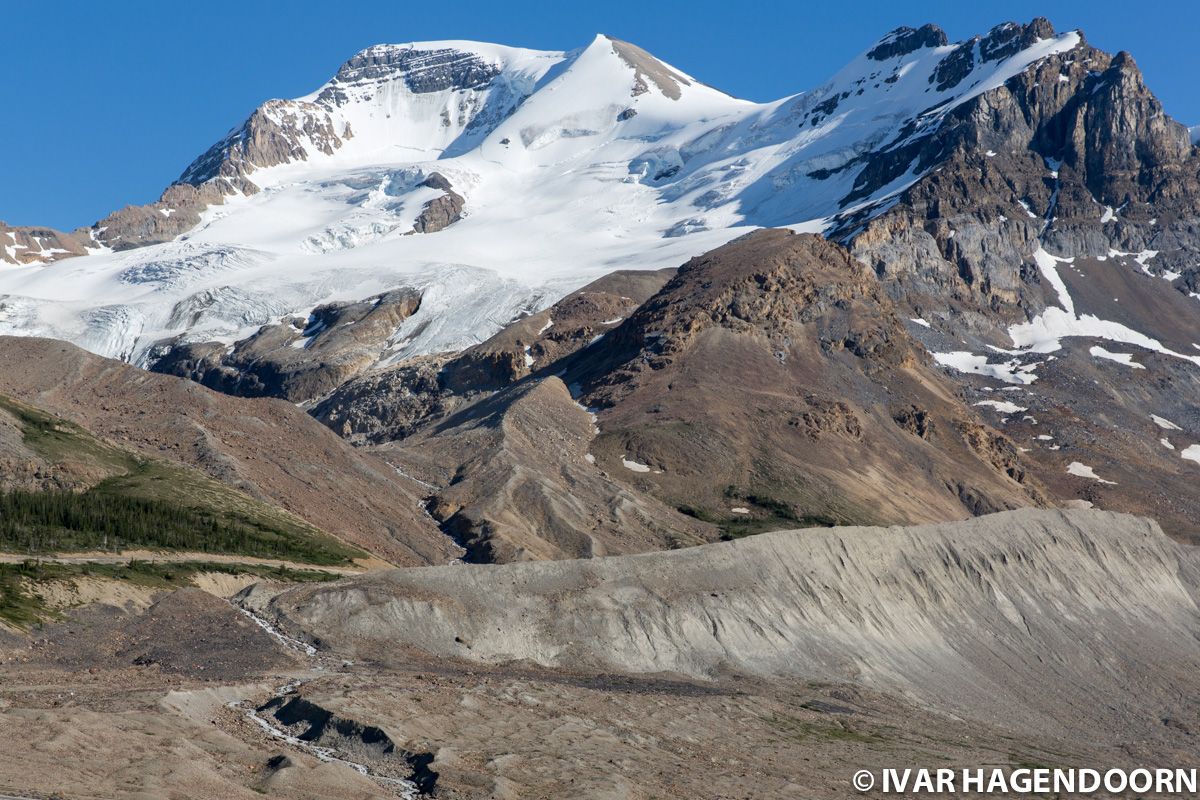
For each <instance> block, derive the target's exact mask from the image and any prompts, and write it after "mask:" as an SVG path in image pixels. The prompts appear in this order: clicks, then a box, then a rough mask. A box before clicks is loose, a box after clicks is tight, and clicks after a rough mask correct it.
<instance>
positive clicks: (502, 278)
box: [0, 32, 1079, 382]
mask: <svg viewBox="0 0 1200 800" xmlns="http://www.w3.org/2000/svg"><path fill="white" fill-rule="evenodd" d="M1078 42H1079V36H1078V34H1077V33H1074V32H1072V33H1066V34H1063V35H1061V36H1058V37H1055V38H1053V39H1046V40H1042V41H1039V42H1037V43H1036V44H1034V45H1033V46H1031V47H1029V48H1028V49H1026V50H1024V51H1021V52H1018V53H1016V54H1014V55H1012V56H1010V57H1008V58H1004V59H1000V60H998V61H991V62H982V61H981V62H978V63H976V65H975V67H974V70H975V71H974V73H972V74H971V75H970V76H968V78H967V79H965V80H963V81H961V82H960V83H958V84H957V85H956V86H955V87H952V88H948V89H945V90H939V89H937V87H936V86H932V85H931V83H930V80H929V78H930V76H931V75H932V74H933V71H934V70H935V68H936V67H937V65H938V63H939V61H940V60H941V59H942V58H943V57H944V56H945V55H946V54H947V53H948V52H950V51H951V50H952V49H953V47H954V45H947V46H944V47H924V48H920V49H917V50H915V51H913V52H910V53H907V54H903V55H897V56H893V57H891V58H887V59H884V60H875V59H872V58H870V57H868V55H867V54H866V53H864V54H863V55H861V56H859V57H858V58H857V59H855V60H854V61H853V62H851V63H850V64H849V65H848V66H847V67H846V68H845V69H843V70H842V71H841V72H839V73H838V74H837V75H835V76H834V77H833V78H832V79H831V80H830V81H829V82H828V83H827V84H825V85H823V86H821V87H818V88H817V89H815V90H813V91H810V92H805V93H801V94H798V95H794V96H792V97H787V98H784V99H781V100H778V101H775V102H770V103H752V102H748V101H745V100H740V99H737V98H734V97H730V96H728V95H726V94H723V93H722V92H720V91H718V90H716V89H713V88H711V87H709V86H706V85H704V84H702V83H700V82H698V81H696V80H695V79H693V78H691V77H690V76H688V75H686V74H685V73H683V72H681V71H680V70H678V69H676V68H674V67H672V66H670V65H666V64H663V63H662V62H659V61H657V60H656V59H654V58H653V57H652V56H650V55H649V54H647V53H645V52H644V51H641V50H640V49H639V48H636V47H633V46H632V45H628V44H625V43H623V42H618V41H616V40H612V39H609V38H607V37H605V36H597V37H596V38H595V39H594V40H593V41H592V42H591V43H590V44H588V45H587V46H585V47H582V48H580V49H578V50H574V51H570V52H552V51H534V50H523V49H518V48H510V47H503V46H499V45H491V44H482V43H477V42H460V41H445V42H423V43H413V44H406V45H380V46H377V47H374V48H370V49H368V50H366V51H363V52H362V53H360V54H359V55H358V56H356V57H355V58H354V59H352V60H351V61H350V62H347V65H346V66H344V67H343V68H342V69H341V70H339V73H338V76H337V77H335V78H334V79H333V80H331V81H330V82H329V83H327V84H326V85H324V86H322V87H320V88H319V89H318V90H317V91H315V92H313V93H312V94H310V95H308V96H306V97H303V98H299V99H298V100H296V101H270V102H269V103H267V104H264V106H263V107H262V108H260V110H259V112H257V113H258V114H259V115H260V119H265V120H268V121H269V122H270V123H271V124H273V125H278V126H280V127H281V128H283V129H285V130H287V131H290V134H289V135H291V136H292V139H291V140H290V141H289V144H288V146H289V147H291V148H292V149H293V151H294V152H292V154H291V156H289V160H285V162H284V163H278V164H277V165H275V166H269V167H260V166H257V165H255V164H246V163H245V162H244V161H243V162H236V158H235V156H234V155H230V154H231V153H232V152H233V151H234V150H235V149H236V147H237V146H238V145H239V142H242V141H243V140H244V139H245V138H246V135H245V134H244V132H243V131H244V130H245V129H235V130H234V131H232V132H231V133H230V135H229V136H228V137H227V138H226V139H225V140H223V141H222V142H220V143H218V145H216V146H215V147H214V148H213V150H210V151H209V152H208V153H206V154H205V155H204V156H202V157H201V158H200V159H198V160H197V162H196V163H195V164H193V166H192V167H191V168H189V170H188V172H187V173H185V175H184V179H185V180H188V181H191V182H200V181H201V180H205V179H209V178H211V177H212V176H215V175H217V174H219V173H220V170H221V169H223V168H224V169H231V168H233V166H238V167H239V168H244V169H245V177H246V178H248V179H249V180H250V181H252V182H253V185H254V186H257V187H258V188H259V189H260V191H257V192H252V193H250V194H242V193H238V194H234V195H231V196H227V197H226V202H225V203H224V204H223V205H214V206H209V207H208V209H207V210H206V211H205V212H204V213H203V215H202V220H201V222H200V224H199V225H198V226H196V227H195V228H193V229H192V230H190V231H188V232H186V233H184V234H182V235H180V236H179V237H177V238H176V239H175V240H174V241H170V242H167V243H164V244H157V245H153V246H149V247H143V248H138V249H133V250H125V251H122V252H112V251H108V250H105V251H98V252H93V253H91V254H89V255H87V256H83V257H78V258H73V259H67V260H63V261H60V262H56V263H51V264H48V265H38V266H29V267H12V268H9V267H6V268H4V269H3V270H0V333H17V334H31V335H43V336H52V337H56V338H62V339H68V340H71V341H74V342H76V343H78V344H80V345H82V346H84V347H85V348H87V349H89V350H92V351H94V352H96V353H100V354H102V355H107V356H115V357H119V358H123V359H126V360H129V361H133V362H135V363H143V362H144V361H145V358H146V354H147V350H148V348H149V347H150V346H151V345H153V344H154V343H155V342H158V341H161V340H163V339H167V338H169V337H175V336H179V335H183V336H184V337H185V338H186V339H187V340H193V341H195V340H216V341H223V342H226V343H231V342H233V341H235V340H237V339H238V338H241V337H244V336H246V335H248V334H249V333H251V332H253V331H254V330H255V329H257V328H258V327H259V326H262V325H264V324H267V323H270V322H273V321H276V320H278V319H279V318H280V317H282V316H286V315H292V314H301V315H303V314H306V313H308V312H309V311H310V310H311V309H312V308H313V307H315V306H316V305H318V304H321V303H325V302H330V301H335V300H345V301H349V300H360V299H363V298H365V297H368V296H371V295H372V294H375V293H379V292H383V291H385V290H388V289H392V288H396V287H400V286H406V287H415V288H419V289H421V290H423V291H424V293H425V295H424V301H423V303H422V306H421V309H420V311H419V312H418V314H417V315H416V316H415V317H413V318H412V319H411V320H409V321H408V322H406V323H405V326H404V329H402V330H400V331H397V333H396V336H395V337H394V338H393V341H392V342H391V343H390V344H391V347H390V349H389V351H388V355H387V359H389V360H390V359H395V358H400V357H404V356H412V355H417V354H421V353H428V352H433V351H439V350H447V349H458V348H461V347H464V346H467V345H469V344H472V343H474V342H477V341H480V340H482V339H484V338H486V337H487V336H489V335H491V334H492V333H493V332H495V331H496V330H497V329H498V328H499V327H501V326H503V325H504V324H506V323H507V322H509V321H510V320H512V319H513V318H515V317H517V316H519V315H521V314H524V313H529V312H532V311H536V310H539V309H541V308H544V307H546V306H547V305H549V304H551V303H553V302H554V301H555V300H557V299H558V298H560V297H562V296H563V295H565V294H567V293H568V292H570V291H572V290H573V289H575V288H578V287H579V286H581V285H583V284H584V283H587V282H589V281H590V280H593V279H594V278H596V277H598V276H599V275H601V274H604V273H607V272H611V271H613V270H616V269H658V268H662V267H667V266H677V265H678V264H680V263H682V262H684V261H686V260H687V259H688V258H690V257H691V256H694V255H697V254H699V253H702V252H705V251H708V250H710V249H712V248H714V247H717V246H719V245H721V244H723V243H725V242H726V241H728V240H730V239H732V238H734V237H736V236H738V235H740V234H742V233H745V232H746V231H748V230H750V229H752V228H754V227H759V226H780V225H784V226H790V227H792V228H795V229H797V230H806V231H822V230H825V229H826V228H827V227H828V226H829V225H830V224H831V221H832V219H833V218H834V217H835V215H837V214H840V213H842V214H844V213H853V212H855V211H858V210H863V209H873V210H879V209H882V208H884V207H886V205H887V200H888V198H889V197H892V196H893V195H895V194H896V193H898V192H900V191H902V190H903V189H905V188H907V186H909V185H910V184H911V183H912V182H913V181H915V180H916V179H918V178H919V177H920V175H919V174H915V173H913V172H912V171H911V170H910V172H909V173H908V174H906V175H904V176H902V177H901V178H898V179H897V180H895V181H893V182H892V183H890V184H888V185H887V186H883V187H880V188H879V189H878V190H877V191H875V192H874V193H873V194H871V195H870V196H866V197H856V198H855V199H854V200H853V201H852V202H843V201H845V200H846V199H847V198H848V197H850V196H851V194H852V192H853V190H854V187H855V179H856V178H857V177H858V175H859V173H860V171H861V169H862V167H861V166H860V163H859V162H855V161H854V159H855V158H856V157H858V156H860V155H862V154H864V153H866V152H869V151H872V150H877V149H879V148H881V147H884V146H891V145H895V144H899V141H897V139H896V137H897V136H898V135H899V134H898V133H897V131H899V130H901V129H902V128H904V127H905V125H906V123H908V122H913V123H914V126H910V127H909V129H908V133H906V134H905V135H906V136H909V137H914V136H920V135H923V134H924V133H927V132H929V131H931V130H933V129H936V127H937V126H938V124H939V123H940V120H941V119H942V117H943V116H944V115H945V114H946V113H948V112H949V111H951V110H952V109H954V108H955V107H956V106H958V105H960V104H961V103H963V102H965V101H966V100H968V99H970V98H972V97H975V96H977V95H978V94H980V93H982V92H984V91H987V90H988V89H990V88H993V87H996V86H999V85H1001V84H1002V83H1003V82H1004V81H1005V80H1007V79H1008V78H1009V77H1011V76H1012V75H1015V74H1017V73H1019V72H1020V71H1022V70H1024V69H1025V68H1026V67H1027V66H1029V65H1030V64H1031V63H1033V62H1035V61H1036V60H1038V59H1039V58H1042V57H1044V56H1046V55H1048V54H1051V53H1055V52H1061V51H1065V50H1068V49H1070V48H1072V47H1074V46H1075V45H1076V44H1077V43H1078ZM398 65H399V66H398ZM326 122H327V123H328V124H327V125H326V126H325V127H322V125H324V123H326ZM289 126H290V127H289ZM331 142H332V144H331ZM231 148H232V149H231ZM222 158H224V159H225V161H221V159H222ZM235 162H236V163H235ZM846 167H849V168H846ZM435 172H436V173H440V174H441V175H442V176H444V177H445V178H446V179H447V180H448V181H449V183H450V185H451V186H452V187H453V190H454V191H455V192H457V193H458V194H459V195H461V196H462V197H463V198H465V206H464V208H463V217H462V219H461V220H459V221H457V222H455V223H453V224H451V225H450V226H449V227H447V228H445V229H444V230H441V231H438V232H436V233H424V234H412V231H413V225H414V221H415V220H416V219H417V217H418V215H419V214H420V213H421V211H422V209H423V208H424V207H425V204H426V203H428V202H430V201H431V200H434V199H436V198H438V197H440V196H441V195H442V192H441V190H439V189H434V188H430V187H429V186H427V185H425V183H424V182H425V180H426V179H427V178H428V177H429V176H430V175H432V174H433V173H435ZM164 216H167V214H166V212H165V211H164ZM1058 333H1059V332H1058V331H1055V335H1057V334H1058ZM1027 338H1028V337H1027ZM1042 338H1045V337H1042ZM1039 349H1040V348H1039ZM1043 352H1044V350H1043ZM1012 372H1014V373H1016V370H1015V369H1014V370H1012ZM1010 379H1012V380H1016V381H1019V382H1029V381H1031V380H1032V379H1033V376H1032V375H1027V374H1023V371H1022V372H1021V373H1017V374H1014V375H1012V377H1011V378H1010Z"/></svg>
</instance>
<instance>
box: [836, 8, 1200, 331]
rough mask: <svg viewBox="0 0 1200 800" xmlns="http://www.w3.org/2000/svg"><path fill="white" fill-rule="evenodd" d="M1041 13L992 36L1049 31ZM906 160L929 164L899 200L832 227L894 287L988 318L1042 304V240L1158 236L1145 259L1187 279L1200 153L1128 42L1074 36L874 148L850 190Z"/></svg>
mask: <svg viewBox="0 0 1200 800" xmlns="http://www.w3.org/2000/svg"><path fill="white" fill-rule="evenodd" d="M1044 25H1045V23H1044V21H1037V20H1035V22H1033V23H1031V24H1030V25H1029V26H1025V27H1024V28H1021V27H1020V26H1017V27H1015V28H1008V27H1005V26H1001V28H1000V29H997V30H996V31H993V33H992V34H991V35H989V37H988V38H989V39H990V38H994V37H997V33H998V31H999V32H1001V33H1004V35H1005V36H1007V37H1008V38H1009V39H1011V40H1013V41H1017V42H1024V41H1026V40H1027V39H1028V38H1029V37H1030V36H1044V35H1046V34H1047V33H1048V31H1046V30H1044ZM987 41H988V40H987V39H985V40H983V42H982V43H981V44H980V49H981V50H984V51H987V50H988V49H989V48H988V47H985V46H984V45H985V44H986V43H987ZM991 50H992V51H993V52H1005V51H1006V48H1005V46H1004V45H1003V44H1002V43H1001V42H999V41H997V42H994V43H993V44H992V46H991ZM951 58H953V54H952V55H951V56H948V57H947V60H949V59H951ZM944 63H946V62H944ZM914 163H915V164H916V165H917V166H918V168H919V169H920V170H930V169H932V170H933V171H932V172H930V173H929V174H927V175H926V176H925V177H924V178H922V179H921V180H919V181H918V182H917V183H916V184H914V185H913V186H912V187H911V188H909V189H908V190H907V191H905V192H904V193H903V194H902V195H901V197H900V202H899V203H898V204H896V205H895V207H894V208H892V209H890V210H888V211H886V212H884V213H882V214H879V215H878V216H875V217H874V218H872V219H870V220H869V221H866V222H865V224H864V223H863V221H862V219H860V218H854V217H849V218H846V219H844V220H843V221H842V223H841V226H840V227H839V228H838V229H837V230H835V231H834V235H835V236H838V237H840V238H843V240H844V241H847V242H848V243H849V244H850V246H851V248H852V250H853V252H854V253H855V255H856V256H857V257H859V258H860V259H862V260H863V261H865V262H867V263H868V264H870V265H872V266H873V267H874V268H875V270H876V272H877V273H878V274H880V276H881V277H883V278H884V280H885V283H887V284H888V285H889V286H890V287H891V288H890V291H891V293H892V294H893V296H896V297H900V296H901V295H914V296H918V297H933V296H945V297H947V298H948V299H949V300H950V301H951V302H953V303H963V304H966V305H965V307H969V308H970V310H971V311H973V312H980V313H984V314H989V315H995V316H996V318H997V319H996V322H997V324H1003V323H1008V322H1011V321H1014V320H1016V319H1019V318H1023V317H1025V316H1027V315H1029V314H1032V313H1037V312H1038V311H1040V310H1041V309H1042V308H1043V307H1044V297H1043V295H1044V292H1043V291H1042V288H1041V287H1040V286H1039V285H1038V284H1037V279H1036V270H1033V269H1031V267H1032V253H1033V251H1034V250H1035V249H1037V247H1038V246H1039V245H1041V244H1044V245H1045V246H1046V247H1047V249H1049V250H1051V251H1052V252H1054V253H1055V254H1056V255H1062V256H1065V257H1071V256H1106V255H1107V253H1108V251H1109V250H1110V249H1115V250H1118V251H1121V252H1134V253H1136V252H1140V251H1142V250H1146V249H1155V250H1158V251H1159V256H1158V257H1157V258H1156V259H1155V260H1154V262H1153V263H1152V264H1151V269H1152V270H1154V271H1161V270H1173V271H1178V272H1182V273H1184V278H1183V280H1182V281H1181V282H1180V283H1179V284H1178V286H1179V287H1180V288H1184V287H1189V286H1194V285H1195V275H1194V272H1195V266H1194V265H1195V264H1196V262H1197V255H1198V254H1200V239H1197V237H1196V235H1195V234H1196V229H1197V218H1198V217H1200V208H1198V206H1197V198H1198V197H1200V180H1198V175H1200V157H1198V156H1197V151H1196V149H1195V148H1194V147H1193V146H1192V145H1191V144H1190V142H1189V141H1188V134H1187V130H1186V129H1185V128H1184V127H1183V126H1182V125H1179V124H1178V123H1176V122H1174V121H1173V120H1171V119H1170V118H1169V117H1167V116H1166V114H1165V113H1164V112H1163V110H1162V106H1161V105H1160V104H1159V102H1158V101H1157V100H1156V99H1155V98H1154V96H1153V95H1152V94H1151V93H1150V91H1149V90H1148V89H1147V88H1146V86H1145V84H1144V82H1143V80H1142V77H1141V74H1140V72H1139V71H1138V69H1137V66H1136V65H1135V64H1134V62H1133V60H1132V58H1130V57H1129V56H1128V55H1127V54H1124V53H1121V54H1118V55H1117V56H1115V57H1110V56H1108V55H1107V54H1106V53H1103V52H1101V51H1099V50H1096V49H1095V48H1093V47H1091V46H1089V45H1087V44H1086V43H1081V44H1080V45H1079V46H1078V47H1076V48H1075V49H1073V50H1071V51H1069V52H1067V53H1062V54H1059V55H1054V56H1050V57H1047V58H1045V59H1043V60H1041V61H1040V62H1038V63H1036V64H1035V65H1033V66H1031V67H1030V68H1029V69H1027V70H1025V71H1024V72H1022V73H1021V74H1019V75H1017V76H1015V77H1014V78H1012V79H1011V80H1009V81H1008V82H1007V83H1006V84H1005V85H1004V86H1002V87H999V88H997V89H994V90H992V91H989V92H986V93H984V94H983V95H981V96H980V97H978V98H976V99H975V100H973V101H972V102H970V103H967V104H965V105H964V106H962V107H960V108H958V109H955V110H954V111H953V112H951V113H950V114H949V115H948V116H947V118H946V119H945V120H944V122H943V123H942V125H941V126H939V128H938V129H937V131H936V132H935V133H933V134H932V135H930V136H928V137H925V138H922V139H919V140H917V141H915V142H911V143H909V144H908V145H906V146H905V147H902V148H898V149H895V150H887V149H886V148H885V149H882V150H881V151H879V152H877V153H875V154H873V155H872V156H871V157H870V160H869V162H868V164H867V168H866V169H865V170H864V172H863V176H862V177H861V178H860V183H861V186H860V187H859V188H858V189H857V190H856V192H855V194H854V195H852V196H851V197H850V198H847V200H848V201H849V200H852V199H854V198H855V197H857V196H866V195H869V194H870V193H871V192H873V191H875V189H877V188H878V187H879V186H882V185H884V184H886V183H887V182H888V181H890V180H893V179H894V178H895V177H897V176H899V175H902V174H903V173H904V172H905V171H906V170H908V169H909V168H910V166H911V165H912V164H914ZM1106 207H1109V208H1111V209H1113V214H1111V215H1107V216H1108V217H1109V218H1108V219H1104V217H1105V216H1106V214H1105V208H1106ZM1102 219H1103V221H1102ZM997 333H998V331H997Z"/></svg>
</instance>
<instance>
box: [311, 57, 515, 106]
mask: <svg viewBox="0 0 1200 800" xmlns="http://www.w3.org/2000/svg"><path fill="white" fill-rule="evenodd" d="M499 74H500V68H499V67H497V66H496V65H495V64H492V63H489V62H487V61H484V60H483V59H482V58H480V57H479V56H478V55H476V54H474V53H464V52H462V51H461V50H455V49H453V48H443V49H440V50H417V49H416V48H414V47H411V46H408V47H404V46H396V45H378V46H376V47H371V48H368V49H366V50H364V51H362V52H361V53H358V54H357V55H355V56H354V57H353V58H351V59H350V60H349V61H347V62H346V63H345V64H343V65H342V67H341V68H340V69H339V70H338V71H337V75H335V76H334V78H333V80H332V81H331V82H330V83H331V85H330V86H329V87H327V88H326V89H325V90H324V91H322V92H321V94H320V95H319V96H318V97H317V102H318V103H322V104H333V105H342V104H344V103H345V102H346V100H347V97H346V94H345V91H344V89H345V88H346V87H348V86H363V85H370V84H375V83H381V82H384V81H390V80H393V79H396V78H399V79H400V80H402V81H404V85H405V86H407V87H408V89H409V91H411V92H413V93H414V94H426V93H429V92H441V91H445V90H446V89H480V88H483V87H485V86H487V85H488V84H489V83H491V82H492V79H494V78H495V77H496V76H497V75H499Z"/></svg>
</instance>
